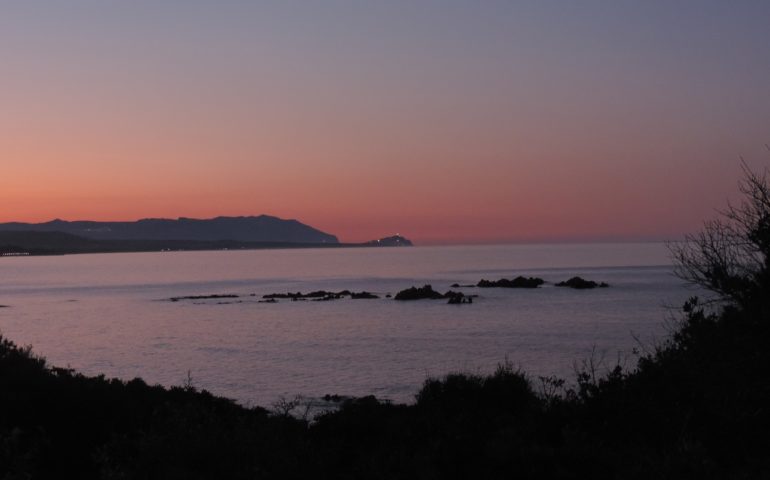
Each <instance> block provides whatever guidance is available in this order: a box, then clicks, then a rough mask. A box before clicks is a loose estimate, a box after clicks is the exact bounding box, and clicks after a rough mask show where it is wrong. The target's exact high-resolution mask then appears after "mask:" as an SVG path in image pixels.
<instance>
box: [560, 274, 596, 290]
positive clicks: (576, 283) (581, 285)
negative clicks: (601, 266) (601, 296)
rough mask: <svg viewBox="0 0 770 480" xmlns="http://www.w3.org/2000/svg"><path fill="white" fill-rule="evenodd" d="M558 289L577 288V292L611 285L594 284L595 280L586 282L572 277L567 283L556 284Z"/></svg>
mask: <svg viewBox="0 0 770 480" xmlns="http://www.w3.org/2000/svg"><path fill="white" fill-rule="evenodd" d="M556 286H557V287H569V288H575V289H577V290H586V289H589V288H597V287H598V288H607V287H609V285H608V284H607V283H605V282H601V283H599V282H594V281H593V280H586V279H584V278H581V277H572V278H570V279H569V280H567V281H566V282H559V283H557V284H556Z"/></svg>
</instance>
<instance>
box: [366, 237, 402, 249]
mask: <svg viewBox="0 0 770 480" xmlns="http://www.w3.org/2000/svg"><path fill="white" fill-rule="evenodd" d="M365 245H367V246H370V247H411V246H412V242H411V241H410V240H409V239H406V238H404V237H402V236H401V235H393V236H392V237H385V238H380V239H378V240H371V241H369V242H366V243H365Z"/></svg>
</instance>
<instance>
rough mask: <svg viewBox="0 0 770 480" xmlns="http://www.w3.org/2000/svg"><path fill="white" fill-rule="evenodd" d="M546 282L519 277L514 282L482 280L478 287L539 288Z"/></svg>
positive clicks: (505, 279)
mask: <svg viewBox="0 0 770 480" xmlns="http://www.w3.org/2000/svg"><path fill="white" fill-rule="evenodd" d="M544 283H545V280H543V279H542V278H537V277H522V276H521V275H519V276H518V277H516V278H514V279H513V280H508V279H507V278H501V279H500V280H496V281H495V280H484V279H482V280H480V281H479V283H478V284H477V285H476V286H477V287H480V288H537V287H539V286H540V285H542V284H544Z"/></svg>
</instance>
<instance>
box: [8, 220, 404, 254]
mask: <svg viewBox="0 0 770 480" xmlns="http://www.w3.org/2000/svg"><path fill="white" fill-rule="evenodd" d="M6 225H8V224H6ZM380 246H381V247H387V246H390V245H380V244H375V243H372V242H367V243H339V242H334V243H310V242H302V243H297V242H291V241H275V242H272V241H271V242H257V241H239V240H153V239H136V240H134V239H96V238H86V237H82V236H78V235H73V234H71V233H66V232H55V231H28V230H27V231H22V230H19V231H13V230H9V231H0V256H2V255H21V254H23V255H65V254H77V253H119V252H160V251H187V250H192V251H195V250H253V249H271V248H273V249H276V248H283V249H291V248H355V247H380Z"/></svg>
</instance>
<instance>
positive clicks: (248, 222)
mask: <svg viewBox="0 0 770 480" xmlns="http://www.w3.org/2000/svg"><path fill="white" fill-rule="evenodd" d="M10 231H15V232H18V231H27V232H63V233H69V234H72V235H77V236H78V237H83V238H88V239H92V240H134V241H143V242H146V241H153V240H155V241H157V240H165V241H168V240H173V241H178V240H186V241H196V242H217V241H224V240H227V241H233V242H248V243H254V242H256V243H311V244H323V243H332V244H335V243H339V242H338V240H337V237H335V236H334V235H330V234H328V233H324V232H322V231H320V230H317V229H315V228H313V227H310V226H308V225H305V224H303V223H300V222H298V221H297V220H284V219H281V218H278V217H271V216H269V215H259V216H255V217H216V218H211V219H205V220H199V219H194V218H179V219H176V220H172V219H165V218H148V219H144V220H138V221H136V222H94V221H75V222H68V221H64V220H53V221H50V222H46V223H18V222H14V223H1V224H0V232H10Z"/></svg>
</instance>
